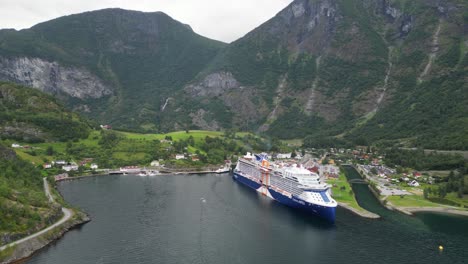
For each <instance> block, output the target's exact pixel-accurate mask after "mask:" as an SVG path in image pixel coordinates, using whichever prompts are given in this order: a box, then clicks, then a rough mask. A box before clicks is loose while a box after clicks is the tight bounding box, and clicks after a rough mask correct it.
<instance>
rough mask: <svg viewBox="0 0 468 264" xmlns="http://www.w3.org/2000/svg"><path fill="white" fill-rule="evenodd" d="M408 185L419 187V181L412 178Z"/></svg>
mask: <svg viewBox="0 0 468 264" xmlns="http://www.w3.org/2000/svg"><path fill="white" fill-rule="evenodd" d="M408 185H409V186H411V187H419V182H417V181H416V180H412V181H411V182H409V183H408Z"/></svg>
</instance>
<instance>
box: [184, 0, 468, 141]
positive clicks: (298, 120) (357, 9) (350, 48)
mask: <svg viewBox="0 0 468 264" xmlns="http://www.w3.org/2000/svg"><path fill="white" fill-rule="evenodd" d="M464 8H466V3H464V2H463V1H459V0H446V1H439V0H434V1H396V0H296V1H294V2H292V3H291V4H290V5H289V6H288V7H286V8H285V9H284V10H282V11H281V12H280V13H278V14H277V15H276V16H275V17H274V18H272V19H271V20H269V21H267V22H266V23H264V24H263V25H261V26H259V27H258V28H256V29H255V30H253V31H252V32H250V33H249V34H247V35H246V36H245V37H243V38H242V39H240V40H238V41H235V42H233V43H232V44H231V45H229V46H228V47H227V48H226V49H225V50H224V51H223V52H222V54H221V56H218V58H217V60H216V61H215V62H214V63H213V64H212V65H210V68H209V70H208V71H206V73H205V74H204V76H205V77H203V76H202V78H201V81H196V82H194V83H193V84H191V85H189V86H187V87H186V89H185V92H186V96H187V97H184V100H190V99H195V100H196V101H197V102H199V103H197V104H195V105H196V107H195V109H193V110H191V111H192V112H193V113H196V112H197V111H198V109H204V111H205V112H204V116H209V119H213V117H212V116H210V115H209V114H210V109H209V107H207V106H209V102H211V101H212V99H213V98H216V99H217V100H221V101H223V102H224V104H223V105H224V107H225V110H226V111H228V112H230V113H231V114H232V115H233V116H234V117H233V118H232V120H233V121H234V120H243V122H244V123H247V122H249V125H248V127H250V128H252V127H255V128H259V130H260V131H265V132H267V133H270V134H274V135H276V136H280V137H303V136H306V135H314V134H321V135H327V136H331V135H340V137H341V136H343V135H346V134H349V136H350V137H356V136H359V135H362V134H363V133H364V134H366V132H365V131H371V130H372V131H373V132H375V134H376V135H377V134H379V133H383V130H382V129H380V128H382V127H384V125H383V124H385V122H386V121H387V120H389V117H388V116H387V115H386V113H388V111H389V110H390V109H392V110H393V109H400V110H399V111H403V112H404V111H412V109H414V107H415V103H414V102H416V101H418V102H420V103H421V104H424V103H422V102H421V101H419V100H420V98H423V97H424V98H426V99H424V100H427V98H432V97H433V94H437V93H438V92H435V91H432V92H429V91H428V90H424V89H420V87H427V86H431V85H433V82H434V81H435V80H437V81H436V82H441V81H442V80H452V81H454V79H451V78H453V77H454V76H449V75H453V74H454V73H455V72H458V73H460V72H462V71H463V67H464V66H463V61H464V60H466V59H464V58H466V55H465V54H466V52H464V53H463V52H460V49H461V50H465V49H466V47H467V44H466V43H468V42H467V34H466V32H467V31H466V27H464V26H462V25H463V22H462V21H466V18H463V14H462V13H463V12H462V10H464ZM450 54H451V55H450ZM450 56H452V57H451V58H450V59H449V57H450ZM448 60H452V63H448ZM444 61H445V62H444ZM450 72H451V73H450ZM221 73H222V74H221ZM458 73H457V74H458ZM447 74H448V75H447ZM441 76H445V77H441ZM457 76H458V75H457ZM440 78H442V79H440ZM456 78H458V77H456ZM231 83H232V84H233V85H232V86H229V85H227V84H231ZM465 86H466V85H465ZM434 87H436V86H434ZM447 87H449V86H447ZM453 87H455V86H453ZM447 89H448V88H447ZM457 89H459V88H452V90H451V91H450V92H448V91H447V92H446V93H444V94H445V95H446V96H447V97H452V96H453V94H455V93H457V92H456V91H457ZM431 100H432V99H431ZM409 101H413V104H412V106H411V104H409V105H406V106H403V105H402V104H400V102H409ZM200 102H201V103H200ZM236 104H239V105H242V107H237V108H235V107H233V105H236ZM248 106H253V107H252V108H249V107H248ZM218 108H219V107H218ZM441 108H443V107H442V106H441ZM247 109H249V110H247ZM211 112H212V111H211ZM420 116H425V119H432V118H434V117H435V116H431V117H430V116H429V114H428V113H427V112H425V113H421V114H420ZM214 118H215V119H216V115H215V117H214ZM400 118H401V119H402V120H405V119H406V118H405V117H404V116H401V117H400ZM390 119H391V118H390ZM377 120H378V121H377ZM392 120H393V121H392V122H394V125H396V124H397V123H398V122H399V121H398V120H396V119H392ZM218 121H220V119H218ZM441 122H442V120H441ZM202 124H204V123H200V122H197V123H196V124H195V125H196V126H197V127H201V128H204V126H203V125H202ZM234 124H235V123H234ZM370 124H372V125H370ZM371 126H372V128H371ZM304 127H305V128H306V129H303V130H302V132H301V133H299V134H295V133H289V132H288V131H294V130H301V129H302V128H304ZM278 129H280V130H282V132H281V133H277V134H275V133H276V132H275V131H276V130H278ZM425 129H427V127H426V128H425ZM402 130H405V129H403V128H402ZM406 130H408V129H406ZM406 130H405V131H406ZM344 131H347V133H343V132H344ZM377 131H378V132H377ZM408 131H409V130H408ZM410 134H411V133H408V134H405V135H408V136H409V135H410ZM411 135H413V134H411ZM387 136H388V135H387Z"/></svg>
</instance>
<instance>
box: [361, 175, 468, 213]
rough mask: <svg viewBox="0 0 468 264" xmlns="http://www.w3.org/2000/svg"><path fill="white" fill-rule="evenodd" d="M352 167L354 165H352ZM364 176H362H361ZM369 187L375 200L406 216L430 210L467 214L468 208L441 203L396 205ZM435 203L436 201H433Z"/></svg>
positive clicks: (433, 211)
mask: <svg viewBox="0 0 468 264" xmlns="http://www.w3.org/2000/svg"><path fill="white" fill-rule="evenodd" d="M353 167H354V166H353ZM354 169H355V170H356V171H357V172H358V173H359V175H361V177H363V176H362V174H361V172H360V171H359V170H357V168H356V167H354ZM363 178H364V177H363ZM369 189H370V191H371V192H372V194H373V195H374V196H375V198H377V200H378V201H379V202H380V203H381V204H382V205H383V206H384V207H385V208H387V209H388V210H390V211H398V212H400V213H403V214H405V215H408V216H414V214H415V213H421V212H430V213H442V214H449V215H459V216H467V217H468V210H460V209H459V208H457V207H445V206H443V205H440V206H437V207H427V206H426V207H404V206H396V205H394V204H392V203H391V202H389V201H387V199H386V197H383V198H381V197H380V195H379V194H378V192H377V191H376V190H374V188H372V187H371V186H370V185H369ZM435 204H436V203H435Z"/></svg>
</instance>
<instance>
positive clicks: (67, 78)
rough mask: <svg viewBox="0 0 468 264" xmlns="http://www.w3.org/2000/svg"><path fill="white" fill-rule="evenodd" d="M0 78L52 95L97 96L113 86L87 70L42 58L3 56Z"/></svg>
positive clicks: (105, 94)
mask: <svg viewBox="0 0 468 264" xmlns="http://www.w3.org/2000/svg"><path fill="white" fill-rule="evenodd" d="M0 80H7V81H12V82H16V83H20V84H23V85H26V86H31V87H34V88H37V89H39V90H41V91H43V92H46V93H49V94H53V95H68V96H71V97H74V98H79V99H90V98H92V99H96V98H101V97H104V96H107V95H111V94H112V93H113V89H112V88H111V87H110V86H108V85H106V84H105V83H104V82H103V81H102V80H100V79H99V78H98V77H96V76H95V75H93V74H92V73H90V72H89V71H88V70H85V69H83V68H77V67H68V66H62V65H60V64H59V63H58V62H50V61H46V60H43V59H40V58H29V57H14V58H5V57H0Z"/></svg>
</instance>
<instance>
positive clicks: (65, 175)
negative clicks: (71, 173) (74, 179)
mask: <svg viewBox="0 0 468 264" xmlns="http://www.w3.org/2000/svg"><path fill="white" fill-rule="evenodd" d="M54 179H55V181H61V180H65V179H68V173H62V174H59V175H55V176H54Z"/></svg>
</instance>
